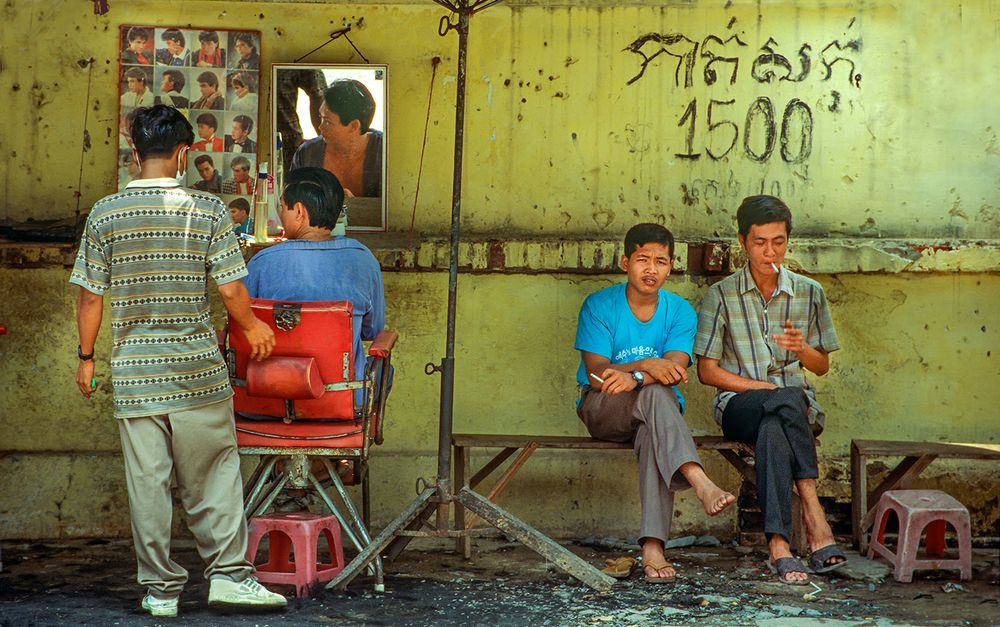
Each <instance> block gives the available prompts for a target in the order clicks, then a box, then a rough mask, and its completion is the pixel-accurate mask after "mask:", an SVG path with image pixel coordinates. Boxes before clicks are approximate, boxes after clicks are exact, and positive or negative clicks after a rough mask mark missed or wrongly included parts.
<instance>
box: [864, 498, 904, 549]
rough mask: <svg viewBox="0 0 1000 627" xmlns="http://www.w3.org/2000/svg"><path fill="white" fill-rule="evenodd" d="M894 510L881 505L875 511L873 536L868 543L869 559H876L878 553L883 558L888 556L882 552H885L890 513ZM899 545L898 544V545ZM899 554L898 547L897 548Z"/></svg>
mask: <svg viewBox="0 0 1000 627" xmlns="http://www.w3.org/2000/svg"><path fill="white" fill-rule="evenodd" d="M891 511H893V510H891V509H887V508H885V507H883V506H882V505H881V504H879V505H878V509H876V510H875V520H874V522H873V523H872V535H871V540H870V541H869V542H868V559H872V558H874V557H875V554H876V552H877V553H878V554H879V555H882V557H886V555H885V554H884V553H883V552H882V551H885V550H886V549H885V526H886V523H887V522H888V521H889V512H891ZM897 544H898V543H897ZM897 552H898V547H897Z"/></svg>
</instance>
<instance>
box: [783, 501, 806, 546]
mask: <svg viewBox="0 0 1000 627" xmlns="http://www.w3.org/2000/svg"><path fill="white" fill-rule="evenodd" d="M804 516H805V511H804V509H803V508H802V499H801V498H800V497H799V493H798V492H797V491H795V490H792V537H791V538H789V542H788V543H789V544H791V545H792V550H793V551H795V552H797V553H798V554H799V555H808V554H809V540H808V538H807V537H806V524H805V517H804Z"/></svg>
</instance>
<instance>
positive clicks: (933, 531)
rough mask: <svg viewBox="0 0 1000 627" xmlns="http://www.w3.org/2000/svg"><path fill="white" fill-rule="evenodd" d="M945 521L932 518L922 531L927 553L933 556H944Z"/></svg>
mask: <svg viewBox="0 0 1000 627" xmlns="http://www.w3.org/2000/svg"><path fill="white" fill-rule="evenodd" d="M945 526H946V523H945V521H944V520H932V521H931V522H929V523H927V527H926V531H925V532H924V545H925V546H926V547H927V555H930V556H933V557H944V547H945V543H944V530H945Z"/></svg>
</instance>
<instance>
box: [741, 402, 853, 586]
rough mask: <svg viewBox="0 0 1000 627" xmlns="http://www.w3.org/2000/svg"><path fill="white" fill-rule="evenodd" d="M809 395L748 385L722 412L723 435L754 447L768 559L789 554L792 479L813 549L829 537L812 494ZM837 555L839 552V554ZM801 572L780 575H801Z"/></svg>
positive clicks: (791, 578)
mask: <svg viewBox="0 0 1000 627" xmlns="http://www.w3.org/2000/svg"><path fill="white" fill-rule="evenodd" d="M808 409H809V405H808V399H807V398H806V395H805V392H803V391H802V389H801V388H797V387H788V388H779V389H776V390H750V391H747V392H741V393H739V394H737V395H736V396H734V397H733V398H731V399H730V400H729V404H728V405H727V406H726V411H725V413H724V414H723V417H722V433H723V435H724V436H725V437H726V439H728V440H734V441H737V442H745V443H747V444H752V445H754V446H755V448H756V462H755V466H756V470H757V492H758V497H759V499H760V506H761V512H762V513H763V515H764V533H765V535H766V536H767V538H768V548H769V552H770V558H771V561H772V562H774V561H776V560H778V559H781V558H783V557H792V551H791V546H790V545H789V542H788V539H789V538H790V537H791V528H792V484H793V482H794V484H795V487H796V488H797V489H798V492H799V498H800V499H801V501H802V509H803V517H804V519H805V524H806V534H807V536H808V539H809V545H810V548H811V549H812V550H814V551H815V550H816V549H819V548H822V547H824V546H826V545H828V544H832V543H833V542H834V538H833V531H832V530H831V529H830V524H829V523H828V522H827V520H826V512H825V511H824V510H823V506H822V505H820V502H819V497H818V496H817V494H816V477H817V476H818V475H819V469H818V467H817V464H816V443H815V441H814V439H813V433H812V429H811V427H810V425H809V422H808V418H807V416H808ZM838 559H839V558H838ZM806 578H807V576H806V574H805V573H802V572H792V573H788V574H787V575H786V576H785V579H786V580H788V581H795V580H804V579H806Z"/></svg>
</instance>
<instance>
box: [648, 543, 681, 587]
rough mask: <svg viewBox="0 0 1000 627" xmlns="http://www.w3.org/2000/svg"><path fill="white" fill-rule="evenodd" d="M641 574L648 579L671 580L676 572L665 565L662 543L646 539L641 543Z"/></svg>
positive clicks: (665, 559)
mask: <svg viewBox="0 0 1000 627" xmlns="http://www.w3.org/2000/svg"><path fill="white" fill-rule="evenodd" d="M642 574H643V576H644V577H646V578H648V579H661V578H662V579H673V578H674V577H675V576H677V571H676V570H674V568H673V567H672V566H670V565H669V564H668V563H667V558H666V556H665V555H664V554H663V542H661V541H660V540H657V539H655V538H647V539H646V541H645V542H643V543H642Z"/></svg>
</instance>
